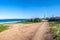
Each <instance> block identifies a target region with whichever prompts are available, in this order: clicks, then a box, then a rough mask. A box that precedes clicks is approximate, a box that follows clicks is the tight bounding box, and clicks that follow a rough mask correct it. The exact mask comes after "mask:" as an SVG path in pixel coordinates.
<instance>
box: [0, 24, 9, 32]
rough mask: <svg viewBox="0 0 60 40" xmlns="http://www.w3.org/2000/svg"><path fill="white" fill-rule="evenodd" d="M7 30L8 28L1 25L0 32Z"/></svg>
mask: <svg viewBox="0 0 60 40" xmlns="http://www.w3.org/2000/svg"><path fill="white" fill-rule="evenodd" d="M7 29H8V27H7V26H5V25H2V24H0V32H2V31H4V30H7Z"/></svg>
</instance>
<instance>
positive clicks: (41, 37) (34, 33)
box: [0, 22, 51, 40]
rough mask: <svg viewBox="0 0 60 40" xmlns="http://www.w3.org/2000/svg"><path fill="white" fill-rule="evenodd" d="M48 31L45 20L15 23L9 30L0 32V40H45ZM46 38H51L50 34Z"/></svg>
mask: <svg viewBox="0 0 60 40" xmlns="http://www.w3.org/2000/svg"><path fill="white" fill-rule="evenodd" d="M49 31H50V28H49V27H48V23H47V22H41V23H34V24H15V25H12V26H11V28H10V29H9V30H6V31H4V32H1V33H0V40H47V39H46V38H47V37H48V36H47V33H48V32H49ZM45 36H46V37H45ZM48 40H51V39H50V36H49V37H48Z"/></svg>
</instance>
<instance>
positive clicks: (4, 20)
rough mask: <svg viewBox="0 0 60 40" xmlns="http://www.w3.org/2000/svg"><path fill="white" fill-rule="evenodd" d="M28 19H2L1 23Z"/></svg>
mask: <svg viewBox="0 0 60 40" xmlns="http://www.w3.org/2000/svg"><path fill="white" fill-rule="evenodd" d="M26 20H27V19H0V24H1V23H11V22H23V21H26Z"/></svg>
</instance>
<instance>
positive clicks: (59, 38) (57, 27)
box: [49, 22, 60, 40]
mask: <svg viewBox="0 0 60 40" xmlns="http://www.w3.org/2000/svg"><path fill="white" fill-rule="evenodd" d="M49 24H50V26H51V32H52V33H53V39H54V40H60V23H59V22H49Z"/></svg>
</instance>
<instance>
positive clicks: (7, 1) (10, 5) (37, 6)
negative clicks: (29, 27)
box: [0, 0, 60, 19]
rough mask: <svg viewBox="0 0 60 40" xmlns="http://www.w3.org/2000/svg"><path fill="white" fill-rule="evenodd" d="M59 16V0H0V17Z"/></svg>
mask: <svg viewBox="0 0 60 40" xmlns="http://www.w3.org/2000/svg"><path fill="white" fill-rule="evenodd" d="M44 16H45V17H52V16H60V0H0V19H28V18H36V17H39V18H43V17H44Z"/></svg>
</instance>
